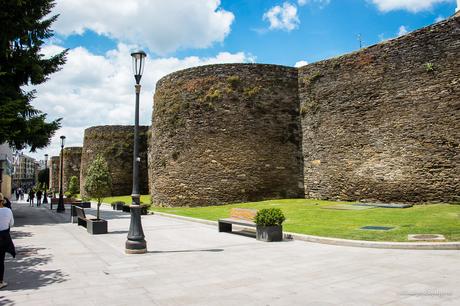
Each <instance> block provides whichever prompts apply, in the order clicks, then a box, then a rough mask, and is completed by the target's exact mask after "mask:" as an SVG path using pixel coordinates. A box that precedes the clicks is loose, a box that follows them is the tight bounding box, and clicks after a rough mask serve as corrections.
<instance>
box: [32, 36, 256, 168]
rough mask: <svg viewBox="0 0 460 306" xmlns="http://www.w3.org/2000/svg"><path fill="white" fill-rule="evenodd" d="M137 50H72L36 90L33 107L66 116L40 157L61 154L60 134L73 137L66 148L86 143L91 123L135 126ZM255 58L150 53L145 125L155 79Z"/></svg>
mask: <svg viewBox="0 0 460 306" xmlns="http://www.w3.org/2000/svg"><path fill="white" fill-rule="evenodd" d="M131 49H132V46H129V45H125V44H119V45H118V47H117V49H115V50H111V51H109V52H107V53H106V54H105V55H104V56H102V55H95V54H93V53H91V52H89V51H88V50H87V49H85V48H83V47H78V48H75V49H72V50H70V51H69V53H68V56H67V63H66V64H65V65H64V66H63V69H62V70H61V71H59V72H57V73H55V74H53V76H52V78H51V79H50V80H49V81H47V82H46V83H44V84H41V85H39V86H38V87H36V88H35V89H37V98H36V99H34V100H33V102H32V103H33V105H34V106H35V107H37V108H38V109H40V110H42V111H44V112H46V113H48V115H49V116H48V117H49V118H58V117H63V118H64V119H63V122H62V126H63V127H62V128H61V129H60V130H59V131H58V132H57V133H56V135H55V136H54V137H53V139H52V144H51V146H50V147H49V148H48V149H46V150H42V151H38V152H37V153H35V154H33V155H34V156H36V157H37V158H41V159H43V154H45V152H46V153H48V154H51V155H57V154H58V152H59V136H60V135H66V136H67V141H66V146H75V145H81V144H82V143H83V131H84V129H85V128H87V127H89V126H94V125H112V124H128V125H129V124H134V99H135V93H134V84H135V81H134V76H133V73H132V70H131V56H130V50H131ZM60 50H62V47H59V46H55V45H53V46H47V47H45V48H44V49H43V54H45V55H52V54H55V53H56V52H58V51H60ZM253 61H254V58H253V57H252V56H251V55H250V54H246V53H244V52H238V53H228V52H221V53H219V54H217V55H215V56H213V57H210V58H202V57H196V56H190V57H185V58H175V57H168V58H151V57H149V56H148V57H147V62H146V68H145V70H144V75H143V76H142V80H141V85H142V91H141V99H140V123H141V124H143V125H150V124H151V116H152V105H153V93H154V90H155V83H156V82H157V81H158V80H159V79H160V78H161V77H163V76H165V75H166V74H169V73H171V72H174V71H176V70H180V69H185V68H189V67H193V66H200V65H206V64H217V63H240V62H253ZM26 89H31V88H26Z"/></svg>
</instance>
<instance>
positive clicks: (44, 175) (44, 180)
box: [38, 168, 50, 187]
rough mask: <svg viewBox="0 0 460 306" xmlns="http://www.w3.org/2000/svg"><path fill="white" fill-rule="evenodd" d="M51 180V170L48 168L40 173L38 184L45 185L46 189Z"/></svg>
mask: <svg viewBox="0 0 460 306" xmlns="http://www.w3.org/2000/svg"><path fill="white" fill-rule="evenodd" d="M49 180H50V169H49V168H46V169H43V170H40V171H38V182H39V183H41V184H43V185H44V187H45V185H46V186H48V185H49Z"/></svg>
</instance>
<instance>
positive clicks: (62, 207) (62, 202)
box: [56, 136, 65, 212]
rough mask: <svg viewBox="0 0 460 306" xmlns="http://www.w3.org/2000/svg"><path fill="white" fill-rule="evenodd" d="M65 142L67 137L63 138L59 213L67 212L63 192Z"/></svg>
mask: <svg viewBox="0 0 460 306" xmlns="http://www.w3.org/2000/svg"><path fill="white" fill-rule="evenodd" d="M64 142H65V136H61V167H60V169H59V170H60V173H61V174H60V180H59V202H58V207H57V209H56V211H57V212H65V207H64V192H63V190H62V185H63V182H62V172H63V170H64V169H62V168H63V166H64Z"/></svg>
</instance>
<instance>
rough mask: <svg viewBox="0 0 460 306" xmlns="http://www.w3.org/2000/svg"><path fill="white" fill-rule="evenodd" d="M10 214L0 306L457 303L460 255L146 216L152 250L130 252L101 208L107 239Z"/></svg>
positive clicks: (44, 213)
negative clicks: (10, 251)
mask: <svg viewBox="0 0 460 306" xmlns="http://www.w3.org/2000/svg"><path fill="white" fill-rule="evenodd" d="M93 207H94V206H93ZM13 208H14V214H15V218H16V226H15V227H14V228H13V230H12V232H13V238H14V241H15V244H16V248H17V251H18V255H17V258H16V259H12V258H11V257H10V256H9V255H7V258H8V259H7V261H6V276H5V280H6V281H7V282H9V286H8V287H6V288H4V289H2V290H0V305H41V306H46V305H136V306H138V305H460V288H459V286H458V284H459V282H460V253H459V251H420V250H384V249H366V248H354V247H343V246H331V245H323V244H316V243H308V242H302V241H284V242H279V243H263V242H259V241H256V240H255V239H254V238H253V237H250V236H248V235H240V234H228V233H218V232H217V229H216V227H214V226H211V225H205V224H199V223H195V222H188V221H184V220H178V219H172V218H167V217H161V216H156V215H148V216H143V219H142V221H143V226H144V231H145V235H146V240H147V242H148V249H149V252H148V253H147V254H144V255H125V254H124V242H125V240H126V235H127V229H128V225H129V215H128V214H126V213H122V212H115V211H111V210H109V208H108V207H104V210H103V212H102V216H103V217H104V218H105V219H107V220H109V233H108V234H106V235H99V236H91V235H89V234H88V233H87V232H86V230H85V229H84V228H82V227H78V226H77V225H76V224H71V223H69V220H70V216H69V212H68V211H69V210H68V209H67V210H66V213H65V214H57V213H55V212H52V211H50V210H49V209H47V208H45V207H42V208H36V207H34V208H33V207H28V205H27V204H21V203H14V204H13ZM93 214H95V213H93Z"/></svg>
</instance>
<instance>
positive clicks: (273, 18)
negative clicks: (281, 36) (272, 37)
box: [262, 2, 300, 31]
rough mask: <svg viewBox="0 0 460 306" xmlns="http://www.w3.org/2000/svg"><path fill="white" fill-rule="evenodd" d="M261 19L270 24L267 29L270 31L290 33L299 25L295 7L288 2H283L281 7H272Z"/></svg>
mask: <svg viewBox="0 0 460 306" xmlns="http://www.w3.org/2000/svg"><path fill="white" fill-rule="evenodd" d="M262 18H263V20H267V21H268V22H269V23H270V26H269V29H271V30H285V31H292V30H294V29H296V28H298V26H299V24H300V20H299V17H298V16H297V6H295V5H292V4H290V3H289V2H284V3H283V5H282V6H280V5H276V6H274V7H272V8H271V9H269V10H268V11H267V12H265V14H264V15H263V17H262Z"/></svg>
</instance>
